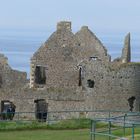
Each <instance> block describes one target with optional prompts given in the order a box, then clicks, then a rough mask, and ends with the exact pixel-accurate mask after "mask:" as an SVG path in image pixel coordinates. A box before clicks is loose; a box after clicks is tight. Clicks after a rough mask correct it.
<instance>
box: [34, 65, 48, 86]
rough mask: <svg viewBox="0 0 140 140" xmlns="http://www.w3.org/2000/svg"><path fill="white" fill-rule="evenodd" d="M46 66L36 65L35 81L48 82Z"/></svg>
mask: <svg viewBox="0 0 140 140" xmlns="http://www.w3.org/2000/svg"><path fill="white" fill-rule="evenodd" d="M45 70H46V67H42V66H36V69H35V83H36V84H45V83H46V71H45Z"/></svg>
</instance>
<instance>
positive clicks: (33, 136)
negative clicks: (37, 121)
mask: <svg viewBox="0 0 140 140" xmlns="http://www.w3.org/2000/svg"><path fill="white" fill-rule="evenodd" d="M89 138H90V136H89V131H88V130H30V131H25V130H24V131H8V132H0V140H89Z"/></svg>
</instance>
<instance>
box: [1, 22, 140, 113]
mask: <svg viewBox="0 0 140 140" xmlns="http://www.w3.org/2000/svg"><path fill="white" fill-rule="evenodd" d="M0 67H1V69H0V101H1V102H2V104H1V111H2V110H3V108H4V104H3V102H4V101H5V102H8V101H10V102H12V103H14V104H15V105H16V111H17V112H21V111H22V112H30V111H31V112H33V111H35V110H36V109H37V108H36V107H37V106H36V103H37V102H38V101H42V100H43V102H45V103H46V104H47V110H49V111H57V110H126V111H129V110H130V111H132V110H133V111H140V63H134V62H133V63H132V62H131V46H130V33H129V34H128V35H127V36H126V37H125V41H124V47H123V49H122V55H121V56H120V57H119V58H116V59H115V60H113V61H111V56H110V55H109V54H108V53H107V50H106V48H105V46H104V45H103V44H102V43H101V41H100V40H99V39H98V38H97V37H96V36H95V34H94V33H93V32H92V31H91V30H90V29H89V28H88V27H87V26H83V27H82V28H81V29H80V31H78V32H77V33H75V34H74V33H73V32H72V29H71V22H67V21H62V22H59V23H58V24H57V30H56V31H55V32H54V33H53V34H52V35H51V36H50V37H49V39H48V40H47V41H46V42H45V43H44V44H43V45H42V46H41V47H40V48H39V49H38V51H37V52H35V53H34V54H33V56H32V58H31V72H30V81H28V80H27V78H26V73H25V72H19V71H16V70H13V69H12V68H11V67H10V66H9V65H8V62H7V58H6V57H5V56H4V55H2V54H1V55H0Z"/></svg>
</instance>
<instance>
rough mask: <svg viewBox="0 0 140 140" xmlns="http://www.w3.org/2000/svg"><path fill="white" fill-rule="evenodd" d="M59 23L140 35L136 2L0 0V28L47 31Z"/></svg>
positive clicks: (139, 9) (139, 8)
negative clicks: (68, 22)
mask: <svg viewBox="0 0 140 140" xmlns="http://www.w3.org/2000/svg"><path fill="white" fill-rule="evenodd" d="M61 20H69V21H72V24H73V25H72V26H73V30H76V29H77V28H78V29H79V28H80V27H81V26H82V25H88V26H89V27H90V28H92V29H96V30H104V31H106V30H107V31H118V30H119V31H128V32H140V28H139V27H140V0H0V29H23V30H24V29H33V30H38V29H50V30H54V28H55V27H56V23H57V22H58V21H61Z"/></svg>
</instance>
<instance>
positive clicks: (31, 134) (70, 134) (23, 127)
mask: <svg viewBox="0 0 140 140" xmlns="http://www.w3.org/2000/svg"><path fill="white" fill-rule="evenodd" d="M113 127H114V128H118V127H115V126H113ZM89 128H90V120H89V119H73V120H64V121H60V122H58V123H54V124H46V123H39V122H35V121H34V122H0V140H89V139H90V129H89ZM96 128H97V130H98V131H101V130H102V129H105V128H106V129H108V124H107V123H98V124H97V127H96ZM19 130H20V131H19ZM131 131H132V130H131V129H130V128H127V129H126V136H128V137H129V138H130V135H131ZM139 132H140V128H136V129H135V134H139ZM113 134H115V135H117V136H123V129H121V130H120V129H119V130H115V131H113ZM139 136H140V135H137V138H136V140H137V139H140V138H139ZM96 139H97V140H108V137H107V136H96Z"/></svg>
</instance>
